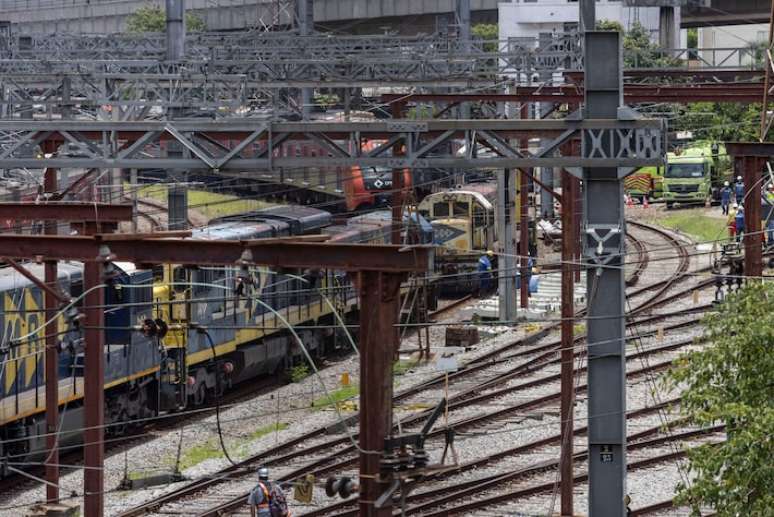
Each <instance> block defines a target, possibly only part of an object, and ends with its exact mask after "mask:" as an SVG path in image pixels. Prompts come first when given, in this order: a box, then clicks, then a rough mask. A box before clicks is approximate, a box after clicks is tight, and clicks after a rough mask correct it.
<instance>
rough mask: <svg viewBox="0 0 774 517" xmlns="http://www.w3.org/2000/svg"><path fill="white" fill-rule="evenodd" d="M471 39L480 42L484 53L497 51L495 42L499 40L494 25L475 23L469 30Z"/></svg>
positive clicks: (498, 34) (495, 25) (497, 31)
mask: <svg viewBox="0 0 774 517" xmlns="http://www.w3.org/2000/svg"><path fill="white" fill-rule="evenodd" d="M470 34H471V36H473V39H478V40H482V41H484V42H485V43H484V44H483V49H484V50H485V51H486V52H496V51H497V40H498V39H499V38H500V32H499V28H498V26H497V24H496V23H477V24H475V25H474V26H473V27H471V29H470Z"/></svg>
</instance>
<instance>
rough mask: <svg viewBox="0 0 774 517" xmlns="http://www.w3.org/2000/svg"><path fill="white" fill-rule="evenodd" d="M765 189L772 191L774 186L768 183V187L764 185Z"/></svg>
mask: <svg viewBox="0 0 774 517" xmlns="http://www.w3.org/2000/svg"><path fill="white" fill-rule="evenodd" d="M766 188H767V189H769V190H774V184H771V183H769V184H768V185H766Z"/></svg>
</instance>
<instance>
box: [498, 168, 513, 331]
mask: <svg viewBox="0 0 774 517" xmlns="http://www.w3.org/2000/svg"><path fill="white" fill-rule="evenodd" d="M518 174H519V171H511V170H510V169H505V170H503V173H502V174H498V175H497V203H496V204H495V209H496V210H497V212H496V216H497V227H498V228H500V235H501V238H500V243H499V246H500V250H499V251H500V254H499V256H498V257H497V283H498V292H499V295H498V303H497V307H498V317H499V318H500V321H514V320H515V319H516V282H515V278H516V256H515V255H516V253H515V249H514V239H513V225H514V223H515V219H516V218H515V217H514V215H515V214H514V205H515V203H514V200H515V198H516V188H515V187H516V181H515V177H516V176H517V175H518Z"/></svg>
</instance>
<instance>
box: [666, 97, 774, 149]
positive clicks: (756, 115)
mask: <svg viewBox="0 0 774 517" xmlns="http://www.w3.org/2000/svg"><path fill="white" fill-rule="evenodd" d="M674 110H675V113H676V115H675V117H674V118H673V120H671V121H670V129H672V130H674V131H691V132H692V133H693V134H694V137H696V138H701V139H706V140H712V141H716V142H723V141H725V142H731V141H747V142H750V141H756V140H757V139H758V131H759V125H760V116H761V105H760V103H757V102H756V103H747V104H742V103H731V102H695V103H691V104H688V105H685V106H675V107H674ZM772 136H774V135H772Z"/></svg>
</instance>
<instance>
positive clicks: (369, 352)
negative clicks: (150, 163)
mask: <svg viewBox="0 0 774 517" xmlns="http://www.w3.org/2000/svg"><path fill="white" fill-rule="evenodd" d="M401 279H402V275H401V274H396V273H379V272H374V271H368V272H361V273H359V288H360V339H359V341H360V448H361V449H362V451H361V452H360V501H359V503H360V515H361V516H362V517H377V516H378V517H389V516H391V515H392V504H391V502H389V501H388V502H387V504H386V505H385V506H384V507H383V508H379V509H377V508H375V507H374V502H375V501H376V500H377V499H378V498H379V496H380V495H381V494H382V493H383V492H384V491H385V490H386V489H387V487H389V486H390V482H391V479H390V478H389V477H381V474H380V460H381V457H382V451H383V450H384V439H385V438H386V437H387V436H388V435H389V433H390V430H391V429H392V362H393V355H394V352H395V350H396V347H397V344H398V328H397V327H396V326H395V324H396V323H397V321H398V310H399V307H400V296H399V291H400V282H401Z"/></svg>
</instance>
